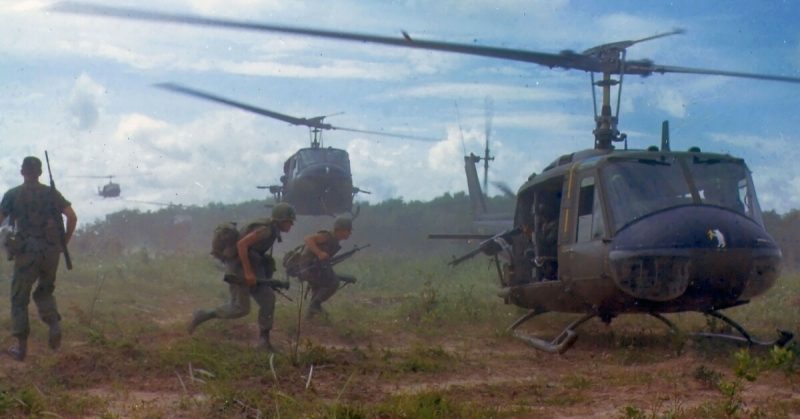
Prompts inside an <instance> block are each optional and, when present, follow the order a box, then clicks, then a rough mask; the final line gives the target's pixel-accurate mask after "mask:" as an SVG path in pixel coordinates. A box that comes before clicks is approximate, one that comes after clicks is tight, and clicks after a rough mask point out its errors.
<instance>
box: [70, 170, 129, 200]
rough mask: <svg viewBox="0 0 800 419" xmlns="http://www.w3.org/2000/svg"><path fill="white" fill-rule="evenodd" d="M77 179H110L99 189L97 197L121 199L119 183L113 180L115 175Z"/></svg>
mask: <svg viewBox="0 0 800 419" xmlns="http://www.w3.org/2000/svg"><path fill="white" fill-rule="evenodd" d="M75 177H81V178H89V179H105V178H108V183H106V184H105V185H102V186H98V187H97V195H99V196H102V197H103V198H117V197H119V194H120V193H121V192H122V189H121V188H120V186H119V183H115V182H113V181H112V179H113V178H115V177H116V176H115V175H100V176H75Z"/></svg>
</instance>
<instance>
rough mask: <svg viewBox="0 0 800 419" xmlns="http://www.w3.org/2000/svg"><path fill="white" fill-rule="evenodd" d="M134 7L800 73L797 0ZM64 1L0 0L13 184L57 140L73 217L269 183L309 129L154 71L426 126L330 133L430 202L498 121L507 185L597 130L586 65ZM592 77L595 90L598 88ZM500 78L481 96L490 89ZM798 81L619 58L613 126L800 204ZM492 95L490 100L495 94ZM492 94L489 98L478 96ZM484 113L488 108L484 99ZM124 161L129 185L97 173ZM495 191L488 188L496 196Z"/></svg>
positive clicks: (407, 194)
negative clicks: (628, 66) (58, 4)
mask: <svg viewBox="0 0 800 419" xmlns="http://www.w3.org/2000/svg"><path fill="white" fill-rule="evenodd" d="M95 3H96V4H105V5H115V6H125V5H127V6H135V7H140V8H147V9H153V10H158V11H164V12H178V13H192V14H199V15H205V16H211V17H218V18H230V19H239V20H251V21H257V22H264V23H273V24H281V25H299V26H308V27H313V28H318V29H332V30H346V31H351V32H360V33H371V34H376V35H384V36H398V37H399V36H401V33H402V31H405V32H407V33H408V34H409V35H410V36H411V37H412V38H418V39H428V40H437V41H447V42H461V43H474V44H478V45H484V46H499V47H505V48H520V49H525V50H531V51H539V52H547V53H558V52H559V51H562V50H567V49H569V50H574V51H583V50H585V49H588V48H590V47H593V46H596V45H600V44H604V43H608V42H615V41H623V40H631V39H639V38H644V37H647V36H650V35H654V34H656V33H660V32H666V31H670V30H673V29H675V28H683V29H685V30H686V33H685V34H683V35H675V36H671V37H666V38H662V39H657V40H653V41H649V42H644V43H641V44H637V45H634V46H633V47H631V48H629V50H628V58H629V59H650V60H653V61H654V62H655V63H657V64H663V65H673V66H684V67H698V68H711V69H720V70H730V71H741V72H757V73H768V74H777V75H784V76H792V77H800V29H798V26H797V24H796V22H797V21H798V18H800V3H798V2H795V1H763V2H760V1H759V2H756V1H725V2H697V1H672V2H655V1H652V2H651V1H605V2H596V1H588V0H586V1H575V0H548V1H545V0H524V1H523V0H492V1H487V0H440V1H437V2H428V1H418V0H405V1H401V0H385V1H355V0H328V1H304V0H291V1H288V0H174V1H167V0H159V1H153V0H139V1H136V2H127V3H126V2H123V1H102V0H97V1H96V2H95ZM52 4H53V2H48V1H40V0H0V21H2V22H3V25H2V26H0V150H2V152H0V189H2V190H5V189H8V188H10V187H13V186H15V185H17V184H19V183H20V182H21V177H20V175H19V166H20V163H21V161H22V158H23V157H24V156H26V155H37V156H40V157H41V158H43V157H44V151H45V150H47V151H48V152H49V155H50V159H51V163H52V168H53V174H54V176H55V177H56V181H57V186H58V187H59V189H60V190H61V191H62V193H63V194H64V195H65V196H66V197H67V198H68V199H69V200H70V201H72V203H73V207H74V208H75V210H76V212H77V213H78V215H79V218H80V220H81V222H82V223H90V222H93V221H95V220H98V219H102V218H103V216H104V215H105V214H108V213H111V212H115V211H119V210H121V209H124V208H131V209H132V208H137V209H140V210H142V211H151V210H157V209H158V207H154V206H152V205H149V204H144V203H140V202H135V201H149V202H162V203H173V204H181V205H205V204H207V203H209V202H222V203H236V202H243V201H249V200H252V199H261V198H265V197H266V193H265V191H263V190H259V189H256V185H264V184H275V183H278V178H279V177H280V175H281V174H282V165H283V161H284V160H285V159H286V158H287V157H289V156H290V155H291V154H292V153H294V152H295V151H296V150H297V149H299V148H301V147H305V146H307V145H308V143H309V134H308V131H307V129H306V128H304V127H297V126H291V125H288V124H286V123H284V122H281V121H276V120H272V119H268V118H265V117H262V116H258V115H253V114H249V113H247V112H244V111H241V110H238V109H232V108H227V107H224V106H222V105H219V104H214V103H210V102H204V101H200V100H197V99H193V98H190V97H186V96H182V95H177V94H175V93H171V92H168V91H164V90H161V89H157V88H155V87H153V85H154V84H156V83H162V82H174V83H179V84H182V85H185V86H189V87H192V88H196V89H200V90H203V91H207V92H211V93H214V94H217V95H220V96H224V97H227V98H230V99H234V100H237V101H241V102H245V103H248V104H251V105H254V106H259V107H263V108H267V109H270V110H273V111H277V112H281V113H285V114H289V115H293V116H297V117H313V116H319V115H333V114H337V113H341V114H339V115H334V116H330V117H329V118H327V119H326V122H328V123H331V124H333V125H337V126H342V127H349V128H357V129H367V130H385V131H390V132H396V133H406V134H411V135H418V136H425V137H433V138H436V139H438V141H435V142H422V141H411V140H402V139H395V138H383V137H375V136H367V135H362V134H356V133H350V132H343V131H328V132H326V133H325V134H324V137H323V140H324V144H325V146H332V147H337V148H342V149H345V150H347V151H348V152H349V153H350V158H351V165H352V172H353V181H354V184H355V185H356V186H358V187H360V188H362V189H365V190H368V191H371V192H372V194H371V195H360V196H359V197H358V199H359V200H367V201H370V202H380V201H383V200H385V199H392V198H402V199H404V200H428V199H431V198H434V197H436V196H439V195H442V194H443V193H445V192H458V191H464V190H465V189H466V181H465V178H464V170H463V157H462V156H463V155H464V152H465V151H466V152H474V153H476V154H478V153H481V152H482V150H483V143H484V140H485V133H486V131H487V129H486V128H487V124H486V122H487V120H489V121H490V124H489V126H490V130H489V132H490V143H491V148H492V154H493V155H494V156H495V157H496V160H495V161H494V162H492V166H491V167H490V170H489V178H490V181H502V182H504V183H506V184H507V185H509V186H511V187H512V188H513V189H516V188H517V187H519V186H520V185H521V184H522V183H523V182H524V181H525V179H527V177H528V176H529V175H530V174H531V173H534V172H536V173H538V172H541V170H542V169H543V168H544V167H545V166H546V165H547V164H549V163H550V162H551V161H552V160H554V159H556V158H557V157H558V156H560V155H562V154H565V153H569V152H573V151H577V150H580V149H585V148H590V147H592V145H593V136H592V129H593V128H594V119H593V107H592V93H591V87H590V79H589V75H588V74H587V73H585V72H582V71H577V70H563V69H550V68H547V67H543V66H538V65H535V64H526V63H519V62H513V61H504V60H499V59H492V58H482V57H470V56H464V55H458V54H450V53H443V52H435V51H419V50H407V49H403V48H394V47H389V46H379V45H368V44H362V43H352V42H344V41H332V40H323V39H319V38H306V37H298V36H291V35H281V34H272V33H253V32H242V31H233V30H225V29H215V28H208V27H204V28H197V27H189V26H181V25H170V24H158V23H145V22H137V21H122V20H115V19H106V18H97V17H85V16H77V15H69V14H61V13H55V12H52V11H49V10H48V7H49V6H50V5H52ZM598 93H599V92H598ZM487 98H488V100H487ZM798 98H800V84H789V83H778V82H770V81H757V80H747V79H738V78H728V77H719V76H700V75H678V74H667V75H652V76H650V77H645V78H643V77H638V76H628V77H626V78H625V80H624V85H623V91H622V103H621V105H620V106H621V113H620V123H619V129H620V130H621V131H622V132H625V133H627V135H628V141H629V143H628V144H629V147H631V148H646V147H647V146H650V145H654V144H658V143H659V142H660V133H661V121H663V120H669V121H670V126H671V141H672V148H673V149H674V150H680V149H688V148H689V147H691V146H698V147H700V148H701V149H703V150H704V151H715V152H722V153H729V154H732V155H734V156H737V157H741V158H744V159H745V161H746V162H747V164H748V166H749V167H750V169H751V171H752V172H753V178H754V182H755V184H756V190H757V192H758V194H759V200H760V203H761V206H762V208H763V209H765V210H776V211H778V212H781V213H784V212H787V211H789V210H791V209H793V208H800V164H798V162H800V160H798V158H800V151H798V150H800V138H798V137H800V134H798V132H800V130H798V125H800V112H799V111H800V99H798ZM487 102H489V103H491V106H489V107H487V106H486V103H487ZM487 109H489V110H488V111H487ZM487 115H491V117H488V118H487ZM105 175H114V176H115V178H114V181H115V182H118V183H119V184H120V185H121V187H122V199H104V198H102V197H100V196H98V195H97V188H98V187H99V186H101V185H102V184H103V183H105V182H106V181H107V180H106V179H95V178H87V177H85V176H105ZM499 193H501V192H500V191H499V190H498V189H495V188H490V194H492V195H494V194H499Z"/></svg>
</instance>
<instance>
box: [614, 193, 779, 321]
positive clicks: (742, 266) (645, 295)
mask: <svg viewBox="0 0 800 419" xmlns="http://www.w3.org/2000/svg"><path fill="white" fill-rule="evenodd" d="M610 249H611V250H610V254H609V259H610V261H611V266H612V276H613V278H614V281H615V282H616V284H617V286H618V287H619V288H620V289H622V290H623V291H624V292H626V293H627V294H629V295H631V296H633V297H635V298H639V299H644V300H650V301H656V302H658V301H662V302H663V301H672V302H673V303H674V300H675V299H683V300H685V301H686V302H687V304H689V303H690V302H692V303H697V301H698V300H704V301H705V302H706V303H707V304H710V305H711V306H714V307H719V308H721V307H723V306H730V305H734V304H736V303H738V302H740V301H743V300H748V299H750V298H752V297H755V296H757V295H759V294H762V293H763V292H765V291H766V290H767V289H769V288H770V287H771V286H772V285H773V284H774V282H775V280H776V279H777V277H778V275H779V274H780V268H781V251H780V249H779V248H778V246H777V244H776V243H775V241H774V240H773V239H772V238H771V237H770V236H769V235H768V234H767V232H766V231H765V230H764V228H763V227H762V226H761V225H759V224H758V223H756V222H754V221H753V220H751V219H749V218H747V217H745V216H744V215H742V214H739V213H736V212H734V211H729V210H726V209H723V208H718V207H712V206H686V207H678V208H673V209H669V210H665V211H661V212H658V213H655V214H652V215H650V216H647V217H644V218H642V219H640V220H638V221H636V222H634V223H632V224H629V225H628V226H626V227H624V228H623V229H622V230H620V231H619V232H618V233H617V234H616V236H615V237H614V239H613V241H612V243H611V246H610Z"/></svg>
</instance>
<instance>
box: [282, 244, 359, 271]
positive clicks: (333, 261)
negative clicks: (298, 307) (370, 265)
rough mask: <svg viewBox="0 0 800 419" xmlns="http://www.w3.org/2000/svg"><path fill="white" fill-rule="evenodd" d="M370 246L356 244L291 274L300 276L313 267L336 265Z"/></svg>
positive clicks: (320, 267)
mask: <svg viewBox="0 0 800 419" xmlns="http://www.w3.org/2000/svg"><path fill="white" fill-rule="evenodd" d="M370 246H371V244H366V245H364V246H358V245H356V246H355V247H353V248H352V249H350V250H348V251H346V252H344V253H340V254H338V255H336V256H334V257H332V258H330V259H327V260H318V261H317V262H315V263H313V264H311V265H309V266H306V267H305V268H303V269H300V270H299V271H297V273H294V272H293V273H292V276H300V275H301V274H303V273H306V272H308V271H311V270H314V269H322V268H330V267H333V266H334V265H337V264H339V263H342V262H344V261H345V260H347V259H349V258H350V257H352V256H353V255H355V254H356V253H358V252H360V251H361V250H364V249H366V248H368V247H370Z"/></svg>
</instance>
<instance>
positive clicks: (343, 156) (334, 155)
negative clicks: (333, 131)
mask: <svg viewBox="0 0 800 419" xmlns="http://www.w3.org/2000/svg"><path fill="white" fill-rule="evenodd" d="M325 161H326V162H327V163H331V164H333V165H335V166H337V167H341V168H342V169H344V170H348V171H349V170H350V157H349V156H348V155H347V152H346V151H344V150H339V149H335V148H328V149H326V150H325Z"/></svg>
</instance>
